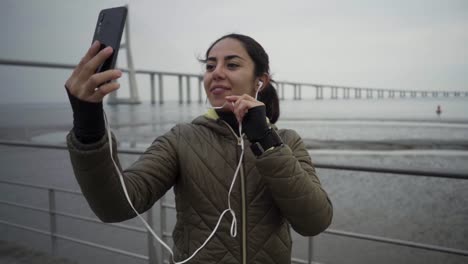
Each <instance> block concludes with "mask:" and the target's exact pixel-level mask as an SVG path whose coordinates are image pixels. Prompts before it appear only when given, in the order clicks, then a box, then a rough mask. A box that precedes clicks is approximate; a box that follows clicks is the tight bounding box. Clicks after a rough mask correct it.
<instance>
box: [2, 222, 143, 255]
mask: <svg viewBox="0 0 468 264" xmlns="http://www.w3.org/2000/svg"><path fill="white" fill-rule="evenodd" d="M0 224H4V225H8V226H12V227H15V228H19V229H24V230H28V231H32V232H36V233H39V234H42V235H46V236H50V237H56V238H60V239H63V240H68V241H72V242H75V243H78V244H82V245H86V246H90V247H94V248H98V249H104V250H107V251H110V252H114V253H119V254H121V255H125V256H129V257H134V258H138V259H143V260H148V259H149V258H148V257H147V256H145V255H141V254H137V253H132V252H129V251H125V250H121V249H117V248H113V247H108V246H104V245H100V244H97V243H93V242H89V241H85V240H81V239H77V238H73V237H69V236H65V235H60V234H52V233H50V232H48V231H44V230H41V229H37V228H32V227H28V226H24V225H19V224H14V223H10V222H7V221H3V220H0Z"/></svg>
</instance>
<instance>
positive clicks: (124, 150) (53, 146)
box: [0, 140, 143, 155]
mask: <svg viewBox="0 0 468 264" xmlns="http://www.w3.org/2000/svg"><path fill="white" fill-rule="evenodd" d="M0 145H4V146H11V147H26V148H29V147H30V148H43V149H61V150H68V147H67V146H66V145H59V144H47V143H38V142H30V141H13V140H12V141H10V140H0ZM119 153H121V154H131V155H141V154H143V151H142V150H136V149H127V148H119Z"/></svg>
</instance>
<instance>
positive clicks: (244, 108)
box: [226, 94, 264, 123]
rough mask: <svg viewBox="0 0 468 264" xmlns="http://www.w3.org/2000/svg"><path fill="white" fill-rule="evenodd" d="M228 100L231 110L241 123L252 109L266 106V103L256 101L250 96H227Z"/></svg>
mask: <svg viewBox="0 0 468 264" xmlns="http://www.w3.org/2000/svg"><path fill="white" fill-rule="evenodd" d="M226 100H227V101H228V102H230V103H231V104H229V109H230V110H231V111H232V112H233V113H234V115H235V116H236V118H237V121H238V122H239V123H241V122H242V120H243V119H244V116H245V114H246V113H247V112H248V111H249V109H250V108H253V107H256V106H259V105H264V103H262V102H260V101H257V100H255V98H253V97H252V96H250V95H248V94H243V95H240V96H239V95H232V96H226Z"/></svg>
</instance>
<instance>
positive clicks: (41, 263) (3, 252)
mask: <svg viewBox="0 0 468 264" xmlns="http://www.w3.org/2000/svg"><path fill="white" fill-rule="evenodd" d="M0 263H1V264H77V262H74V261H71V260H67V259H63V258H58V257H53V256H51V255H49V254H46V253H43V252H40V251H36V250H34V249H31V248H28V247H25V246H21V245H19V244H16V243H13V242H8V241H1V240H0Z"/></svg>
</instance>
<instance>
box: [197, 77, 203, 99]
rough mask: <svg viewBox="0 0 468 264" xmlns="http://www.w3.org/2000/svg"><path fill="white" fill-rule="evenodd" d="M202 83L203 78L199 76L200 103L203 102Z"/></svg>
mask: <svg viewBox="0 0 468 264" xmlns="http://www.w3.org/2000/svg"><path fill="white" fill-rule="evenodd" d="M202 83H203V78H201V77H198V103H199V104H201V103H202V102H203V99H202Z"/></svg>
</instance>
